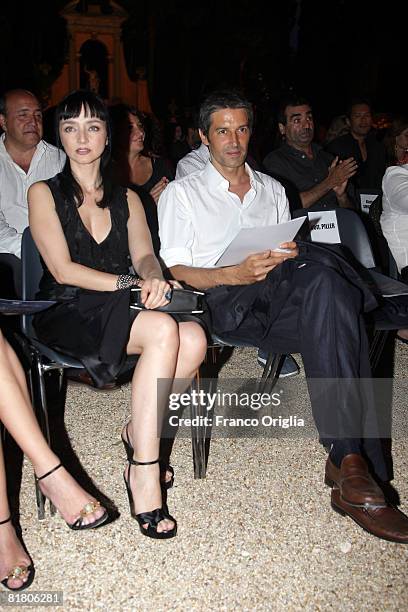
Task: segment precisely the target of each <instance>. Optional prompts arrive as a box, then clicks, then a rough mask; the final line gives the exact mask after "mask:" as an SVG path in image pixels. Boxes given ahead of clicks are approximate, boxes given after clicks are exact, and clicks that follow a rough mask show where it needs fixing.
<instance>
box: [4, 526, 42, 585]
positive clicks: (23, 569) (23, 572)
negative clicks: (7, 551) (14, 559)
mask: <svg viewBox="0 0 408 612" xmlns="http://www.w3.org/2000/svg"><path fill="white" fill-rule="evenodd" d="M10 521H11V516H9V517H8V519H6V520H5V521H0V525H5V524H6V523H9V522H10ZM27 574H28V578H27V580H26V581H25V582H23V584H22V585H21V586H19V587H11V586H8V584H7V582H8V581H9V580H23V579H24V578H25V577H26V576H27ZM34 576H35V567H34V565H33V563H32V562H31V563H30V565H16V566H15V567H13V569H12V570H11V572H10V573H9V574H8V575H7V576H6V577H5V578H4V579H3V580H0V582H1V584H2V585H3V586H4V587H5V588H6V589H7V590H9V591H13V592H17V591H24V589H28V587H29V586H31V585H32V583H33V580H34Z"/></svg>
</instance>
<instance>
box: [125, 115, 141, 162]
mask: <svg viewBox="0 0 408 612" xmlns="http://www.w3.org/2000/svg"><path fill="white" fill-rule="evenodd" d="M128 119H129V151H132V153H140V152H141V151H143V149H144V139H145V131H144V129H143V125H142V123H141V121H140V119H139V118H138V117H135V115H132V113H129V114H128Z"/></svg>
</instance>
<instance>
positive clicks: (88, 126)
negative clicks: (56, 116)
mask: <svg viewBox="0 0 408 612" xmlns="http://www.w3.org/2000/svg"><path fill="white" fill-rule="evenodd" d="M59 135H60V138H61V143H62V146H63V147H64V151H65V153H66V154H67V156H68V157H69V159H70V160H71V161H74V162H76V163H78V164H90V163H93V162H94V161H96V160H98V159H100V157H101V155H102V153H103V152H104V150H105V147H106V145H107V144H108V142H107V130H106V123H105V121H102V119H98V118H97V117H89V116H86V115H85V111H84V108H82V110H81V113H80V115H79V116H78V117H73V118H72V119H66V120H63V121H60V124H59Z"/></svg>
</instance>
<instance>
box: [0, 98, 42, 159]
mask: <svg viewBox="0 0 408 612" xmlns="http://www.w3.org/2000/svg"><path fill="white" fill-rule="evenodd" d="M0 125H1V127H2V128H3V130H4V131H5V133H6V142H9V144H12V145H14V146H15V147H18V148H21V149H30V148H32V147H36V146H37V145H38V143H39V142H40V140H41V138H42V135H43V127H42V112H41V107H40V103H39V102H38V100H37V98H35V97H34V96H32V95H30V94H29V93H25V92H16V93H12V94H10V95H9V96H7V101H6V114H5V115H0Z"/></svg>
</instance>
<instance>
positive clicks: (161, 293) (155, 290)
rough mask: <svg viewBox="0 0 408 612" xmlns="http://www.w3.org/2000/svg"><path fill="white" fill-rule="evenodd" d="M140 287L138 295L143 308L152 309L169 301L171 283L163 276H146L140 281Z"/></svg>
mask: <svg viewBox="0 0 408 612" xmlns="http://www.w3.org/2000/svg"><path fill="white" fill-rule="evenodd" d="M140 287H141V295H140V297H141V301H142V304H144V305H145V308H147V309H149V310H153V309H155V308H159V307H160V306H165V305H166V304H168V303H169V302H170V299H171V285H170V283H168V282H167V281H165V280H164V279H163V278H157V277H153V278H147V279H146V280H143V281H141V282H140Z"/></svg>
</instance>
